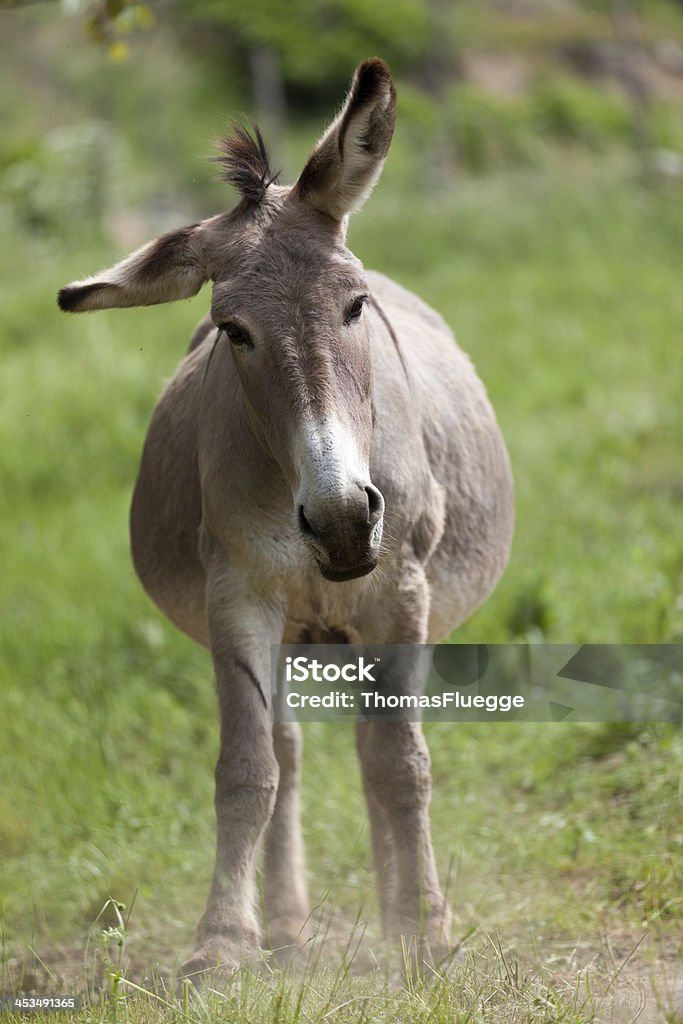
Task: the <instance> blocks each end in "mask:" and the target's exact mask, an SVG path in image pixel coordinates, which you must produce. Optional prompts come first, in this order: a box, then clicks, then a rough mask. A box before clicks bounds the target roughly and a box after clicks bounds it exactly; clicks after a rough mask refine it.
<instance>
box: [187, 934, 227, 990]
mask: <svg viewBox="0 0 683 1024" xmlns="http://www.w3.org/2000/svg"><path fill="white" fill-rule="evenodd" d="M241 959H242V958H241V957H240V955H239V952H238V949H237V947H236V945H235V944H234V943H232V942H230V941H229V940H228V939H223V938H221V937H220V936H216V938H213V939H207V940H206V942H205V943H204V944H203V945H201V946H200V947H199V949H198V950H197V952H196V953H194V954H193V955H192V956H191V957H190V958H189V959H188V960H186V961H185V962H184V963H183V964H181V965H180V967H179V968H178V982H179V985H180V984H182V982H185V981H189V982H190V983H191V984H192V985H194V987H195V988H197V989H200V988H204V987H205V986H206V985H207V984H209V985H216V984H225V983H226V982H228V981H230V980H231V979H232V978H233V976H234V974H235V971H236V970H237V969H238V968H239V966H240V963H241Z"/></svg>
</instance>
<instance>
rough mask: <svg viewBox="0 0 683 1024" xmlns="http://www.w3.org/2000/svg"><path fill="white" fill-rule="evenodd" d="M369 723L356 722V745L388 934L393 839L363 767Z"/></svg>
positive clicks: (392, 894)
mask: <svg viewBox="0 0 683 1024" xmlns="http://www.w3.org/2000/svg"><path fill="white" fill-rule="evenodd" d="M369 728H370V726H369V724H368V723H367V722H356V749H357V751H358V759H359V761H360V764H361V774H362V776H363V790H364V792H365V803H366V806H367V810H368V819H369V821H370V840H371V842H372V861H373V865H374V868H375V877H376V879H377V895H378V899H379V912H380V920H381V922H382V932H383V934H384V935H387V936H388V935H390V934H391V930H392V919H393V914H394V908H395V906H396V865H395V862H394V840H393V835H392V831H391V826H390V823H389V818H388V816H387V814H386V812H385V810H384V808H383V807H382V804H381V803H380V802H379V800H378V799H377V797H376V796H375V793H374V790H373V789H372V787H371V786H370V785H369V783H368V780H367V778H366V774H365V772H364V771H362V766H363V761H364V758H365V745H366V743H367V742H368V739H369Z"/></svg>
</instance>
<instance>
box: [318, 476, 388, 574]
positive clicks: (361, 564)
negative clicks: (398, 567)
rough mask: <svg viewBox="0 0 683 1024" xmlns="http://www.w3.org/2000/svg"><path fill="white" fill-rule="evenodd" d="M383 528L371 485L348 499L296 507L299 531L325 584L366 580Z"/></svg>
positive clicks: (381, 503)
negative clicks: (297, 508) (327, 581)
mask: <svg viewBox="0 0 683 1024" xmlns="http://www.w3.org/2000/svg"><path fill="white" fill-rule="evenodd" d="M383 528H384V498H383V497H382V495H381V493H380V492H379V491H378V490H377V488H376V487H373V485H372V484H367V485H365V486H359V487H358V488H357V489H354V492H353V493H352V494H351V495H348V494H346V495H338V496H335V497H334V498H328V499H326V500H325V501H322V500H320V499H318V501H317V502H309V503H308V504H306V505H300V506H299V529H300V530H301V534H302V536H303V539H304V541H305V543H306V545H307V546H308V547H309V548H310V550H311V552H312V553H313V556H314V558H315V560H316V562H317V563H318V568H319V569H320V572H321V573H322V575H323V576H324V577H325V579H327V580H331V581H332V582H334V583H341V582H343V581H344V580H353V579H357V578H358V577H359V576H367V574H368V573H369V572H372V570H373V569H374V568H375V566H376V565H377V559H378V557H379V548H380V544H381V542H382V532H383Z"/></svg>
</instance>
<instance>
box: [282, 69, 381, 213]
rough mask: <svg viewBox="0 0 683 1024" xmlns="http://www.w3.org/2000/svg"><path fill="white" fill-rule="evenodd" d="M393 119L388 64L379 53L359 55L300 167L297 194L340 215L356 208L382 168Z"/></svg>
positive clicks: (316, 206) (370, 188)
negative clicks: (340, 99) (333, 114)
mask: <svg viewBox="0 0 683 1024" xmlns="http://www.w3.org/2000/svg"><path fill="white" fill-rule="evenodd" d="M395 123H396V93H395V92H394V87H393V85H392V82H391V75H390V74H389V68H388V67H387V66H386V64H385V63H384V61H383V60H380V59H379V58H378V57H375V58H373V59H372V60H366V61H363V63H362V64H361V65H360V67H359V68H358V70H357V71H356V73H355V75H354V76H353V81H352V83H351V88H350V90H349V94H348V96H347V97H346V101H345V103H344V106H343V107H342V110H341V113H340V114H339V115H338V117H337V118H336V119H335V120H334V121H333V123H332V124H331V125H330V127H329V128H328V130H327V131H326V132H325V134H324V135H323V137H322V139H321V140H320V142H319V143H318V145H317V147H316V149H315V151H314V153H313V155H312V156H311V158H310V159H309V161H308V163H307V164H306V166H305V167H304V169H303V171H302V172H301V177H300V178H299V180H298V182H297V184H296V190H297V192H298V195H299V196H300V198H301V199H305V200H306V201H307V202H309V203H310V204H311V205H312V206H314V207H315V208H316V209H317V210H320V211H321V212H322V213H327V214H328V215H329V216H330V217H333V218H334V219H335V220H339V221H340V220H342V219H343V218H344V217H345V216H346V215H347V214H348V213H352V212H353V211H354V210H357V209H358V208H359V207H360V206H361V205H362V204H363V203H364V202H365V200H366V199H367V197H368V196H369V195H370V193H371V191H372V189H373V187H374V185H375V183H376V182H377V179H378V178H379V176H380V174H381V172H382V167H383V165H384V159H385V157H386V155H387V151H388V149H389V144H390V142H391V137H392V135H393V134H394V124H395Z"/></svg>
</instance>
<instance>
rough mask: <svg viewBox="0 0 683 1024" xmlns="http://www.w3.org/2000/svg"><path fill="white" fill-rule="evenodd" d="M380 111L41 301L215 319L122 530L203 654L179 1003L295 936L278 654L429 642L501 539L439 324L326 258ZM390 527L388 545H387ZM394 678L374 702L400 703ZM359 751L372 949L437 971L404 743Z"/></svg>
mask: <svg viewBox="0 0 683 1024" xmlns="http://www.w3.org/2000/svg"><path fill="white" fill-rule="evenodd" d="M395 111H396V99H395V92H394V88H393V85H392V81H391V76H390V74H389V70H388V68H387V66H386V65H385V64H384V62H383V61H381V60H379V59H372V60H367V61H365V62H364V63H362V64H361V65H360V67H359V68H358V69H357V70H356V72H355V75H354V77H353V80H352V83H351V87H350V90H349V93H348V96H347V98H346V100H345V102H344V105H343V107H342V109H341V111H340V113H339V114H338V116H337V117H336V119H335V120H334V121H333V123H332V124H331V126H330V127H329V129H328V130H327V131H326V132H325V133H324V135H323V136H322V138H321V140H320V141H319V143H318V145H317V146H316V148H315V150H314V152H313V154H312V156H311V157H310V159H309V160H308V163H307V164H306V165H305V167H304V169H303V171H302V172H301V175H300V177H299V179H298V181H297V182H296V184H295V185H294V186H293V187H284V186H282V185H280V184H278V183H277V179H276V176H275V175H273V173H272V171H271V169H270V167H269V164H268V158H267V154H266V151H265V148H264V145H263V141H262V139H261V136H260V134H259V132H258V129H255V131H254V135H253V136H252V135H251V134H250V133H249V132H248V131H246V130H245V129H243V128H238V129H235V131H234V132H233V134H232V135H231V136H230V137H229V138H227V139H226V140H224V141H223V142H222V143H221V151H220V156H219V158H218V159H219V160H220V161H221V162H222V165H223V168H224V177H225V178H226V180H227V181H228V182H229V183H231V184H232V185H233V186H235V187H236V188H237V190H238V191H239V193H240V194H241V199H240V201H239V203H238V205H237V206H236V207H235V208H234V209H233V210H231V211H230V212H229V213H221V214H218V215H217V216H215V217H210V218H208V219H207V220H204V221H202V222H200V223H197V224H193V225H191V226H189V227H184V228H180V229H179V230H176V231H171V232H170V233H168V234H165V235H162V236H161V237H160V238H157V239H156V240H154V241H152V242H149V243H148V244H147V245H145V246H143V247H142V248H141V249H138V250H137V251H136V252H134V253H132V254H131V255H130V256H128V257H127V258H125V259H124V260H122V261H121V262H120V263H117V264H116V265H115V266H113V267H111V268H110V269H108V270H104V271H102V272H101V273H99V274H96V275H94V276H93V277H89V278H87V279H85V280H83V281H77V282H75V283H73V284H70V285H68V286H67V287H65V288H63V289H62V290H61V291H60V292H59V297H58V302H59V306H60V307H61V309H62V310H66V311H69V312H84V311H86V310H95V309H106V308H110V307H119V306H145V305H152V304H155V303H160V302H171V301H174V300H177V299H182V298H185V297H187V296H191V295H195V294H196V293H197V292H198V291H199V289H200V288H201V286H202V285H203V284H204V283H205V282H206V281H209V280H210V281H212V282H213V298H212V305H211V315H210V316H207V317H206V318H205V319H204V320H202V322H201V323H200V325H199V326H198V328H197V330H196V332H195V334H194V336H193V338H192V342H191V344H190V348H189V351H188V353H187V355H186V357H185V359H184V360H183V362H182V363H181V365H180V368H179V369H178V371H177V373H176V375H175V376H174V377H173V379H172V380H171V382H170V384H169V385H168V386H167V388H166V390H165V391H164V393H163V394H162V396H161V398H160V400H159V402H158V404H157V406H156V409H155V410H154V414H153V416H152V421H151V425H150V428H149V432H148V434H147V438H146V441H145V445H144V450H143V454H142V460H141V465H140V470H139V475H138V479H137V484H136V486H135V493H134V496H133V502H132V509H131V540H132V553H133V560H134V563H135V568H136V571H137V573H138V575H139V577H140V580H141V581H142V584H143V586H144V587H145V589H146V590H147V591H148V593H149V594H150V596H151V597H152V599H153V600H154V601H155V602H156V604H157V605H158V606H159V608H160V609H161V610H162V611H163V612H164V613H165V614H166V615H167V616H168V618H169V619H171V621H172V622H174V623H175V624H176V625H177V626H178V627H179V628H180V629H181V630H183V631H184V632H185V633H187V634H188V635H189V636H190V637H192V638H193V639H194V640H196V641H197V642H198V643H200V644H203V645H205V646H206V647H208V648H210V651H211V655H212V658H213V664H214V669H215V676H216V685H217V693H218V704H219V710H220V753H219V756H218V762H217V766H216V776H215V778H216V791H215V792H216V797H215V809H216V817H217V849H216V860H215V870H214V875H213V881H212V884H211V890H210V893H209V897H208V903H207V907H206V911H205V913H204V915H203V917H202V918H201V921H200V923H199V927H198V933H197V951H196V952H195V953H194V955H193V956H192V957H191V958H190V959H189V960H187V961H186V962H185V963H184V965H183V966H182V968H181V974H182V975H184V976H190V977H196V976H197V975H198V974H199V973H200V972H202V971H204V970H208V969H210V968H214V967H216V965H219V964H220V965H223V966H224V967H225V966H227V967H228V968H230V967H234V966H236V965H237V964H238V962H239V961H240V960H241V959H242V958H244V957H245V956H251V955H253V954H254V953H255V952H256V950H257V949H258V946H259V945H260V944H261V942H262V940H263V933H262V931H261V928H260V926H259V922H258V919H257V914H256V909H255V902H256V900H255V895H256V893H255V889H256V885H255V868H256V859H257V853H258V850H259V846H260V842H261V839H263V840H264V847H265V849H264V906H265V915H266V921H267V939H268V941H269V943H270V945H271V946H272V947H274V948H275V947H282V946H287V945H295V944H296V943H297V941H300V938H301V936H302V934H303V929H304V925H305V924H306V922H307V920H308V916H309V904H308V899H307V892H306V879H305V869H304V855H303V844H302V837H301V831H300V807H299V795H298V786H299V776H300V761H301V747H302V741H301V735H300V729H299V727H298V726H296V725H294V724H291V723H286V724H283V723H280V724H276V725H273V723H272V717H271V709H270V707H269V704H270V687H269V681H270V650H271V644H273V643H281V642H285V643H297V642H320V643H325V642H336V643H339V642H341V641H345V640H353V641H357V642H362V643H386V644H415V643H424V642H436V641H438V640H441V639H443V638H444V637H446V636H447V635H448V634H449V633H450V632H452V630H454V629H455V628H456V627H457V626H458V625H459V624H460V623H462V622H463V620H464V619H465V618H466V617H467V616H468V615H469V614H470V613H471V612H472V611H473V609H475V608H476V607H477V606H478V605H479V604H480V603H481V602H482V601H483V600H484V598H485V597H486V596H487V595H488V594H489V592H490V591H491V589H492V588H493V586H494V584H495V583H496V581H497V580H498V578H499V576H500V574H501V572H502V571H503V568H504V565H505V563H506V560H507V556H508V551H509V547H510V542H511V535H512V526H513V492H512V481H511V473H510V467H509V462H508V456H507V452H506V449H505V445H504V442H503V439H502V437H501V434H500V431H499V428H498V425H497V423H496V419H495V415H494V412H493V410H492V408H491V406H490V404H489V401H488V399H487V396H486V393H485V390H484V387H483V385H482V384H481V382H480V381H479V379H478V377H477V376H476V373H475V371H474V369H473V366H472V364H471V363H470V361H469V359H468V358H467V356H466V355H464V354H463V353H462V352H461V351H460V350H459V349H458V347H457V346H456V344H455V341H454V338H453V335H452V334H451V332H450V330H449V329H448V327H447V326H446V324H445V323H444V321H443V320H442V319H441V318H440V317H439V315H438V314H437V313H435V312H434V311H433V310H432V309H430V308H429V307H428V306H426V305H425V304H424V303H423V302H422V301H421V300H420V299H418V298H417V297H416V296H414V295H412V294H411V293H410V292H408V291H406V290H405V289H404V288H402V287H400V286H399V285H397V284H395V283H394V282H392V281H391V280H389V279H388V278H386V277H383V276H382V275H381V274H377V273H370V272H366V271H365V270H364V268H363V266H362V264H361V263H360V261H359V260H358V259H357V258H356V257H355V256H354V255H353V254H352V253H351V252H350V251H349V249H348V248H347V247H346V245H345V234H346V226H347V220H348V215H349V214H350V213H351V212H353V211H354V210H356V209H358V207H359V206H360V205H361V204H362V203H363V201H364V200H365V199H366V198H367V196H368V194H369V193H370V191H371V190H372V188H373V186H374V185H375V183H376V181H377V179H378V178H379V175H380V172H381V169H382V166H383V163H384V160H385V157H386V154H387V151H388V149H389V144H390V142H391V138H392V134H393V130H394V122H395ZM385 521H386V524H387V525H386V529H385V525H384V524H385ZM410 672H411V669H410V660H409V659H408V658H406V659H401V660H398V661H397V660H396V659H394V663H393V665H392V668H391V674H390V675H387V674H384V675H383V678H382V685H383V687H385V688H389V689H390V690H391V688H392V687H395V688H396V690H397V691H400V690H403V689H405V687H406V685H409V680H406V679H405V676H406V674H409V673H410ZM356 742H357V750H358V755H359V760H360V765H361V772H362V780H363V787H364V791H365V797H366V802H367V806H368V812H369V820H370V832H371V842H372V850H373V861H374V867H375V870H376V874H377V881H378V892H379V908H380V915H381V919H382V925H383V929H384V932H385V934H386V935H387V936H388V937H392V938H394V939H396V938H400V937H401V936H405V937H407V939H406V941H409V942H411V943H419V947H416V948H419V949H420V950H424V951H425V955H431V956H437V955H440V954H441V953H443V952H445V951H446V950H447V942H448V923H449V922H448V918H449V911H448V908H447V905H446V902H445V900H444V897H443V895H442V892H441V889H440V887H439V880H438V877H437V870H436V865H435V859H434V853H433V849H432V840H431V835H430V826H429V816H428V805H429V801H430V795H431V779H430V761H429V753H428V750H427V747H426V744H425V741H424V738H423V735H422V731H421V727H420V725H419V724H417V723H415V722H404V721H400V722H393V723H382V722H377V721H364V722H361V723H358V725H357V728H356Z"/></svg>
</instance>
